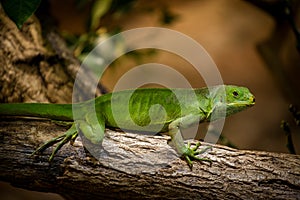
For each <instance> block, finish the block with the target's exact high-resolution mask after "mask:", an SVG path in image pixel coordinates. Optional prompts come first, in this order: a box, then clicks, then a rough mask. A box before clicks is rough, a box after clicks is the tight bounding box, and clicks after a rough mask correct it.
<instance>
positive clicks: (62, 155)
mask: <svg viewBox="0 0 300 200" xmlns="http://www.w3.org/2000/svg"><path fill="white" fill-rule="evenodd" d="M65 130H66V128H65V127H61V126H58V125H56V124H54V123H52V122H50V121H45V120H33V119H22V120H19V119H18V120H16V119H12V118H3V119H1V121H0V139H1V149H0V163H1V164H0V178H1V180H2V181H7V182H10V183H11V184H12V185H14V186H17V187H21V188H26V189H30V190H37V191H46V192H54V193H58V194H62V195H63V196H65V197H69V198H72V199H82V198H85V199H86V198H87V199H90V198H111V199H115V198H118V199H127V198H130V199H141V198H144V199H199V198H204V199H205V198H210V199H224V198H226V199H249V198H252V199H264V198H267V199H299V198H300V156H299V155H290V154H281V153H269V152H259V151H242V150H236V149H232V148H228V147H224V146H220V145H212V146H213V149H212V150H211V151H209V152H208V153H205V154H203V155H202V156H203V157H207V158H210V159H211V160H213V164H212V165H211V166H210V165H209V164H208V163H200V162H194V167H193V170H192V171H191V170H190V169H189V167H188V166H187V164H186V163H185V161H183V160H181V159H180V158H178V157H177V155H176V153H175V152H174V150H173V149H172V148H171V147H170V146H169V145H167V139H168V137H167V136H145V135H140V134H133V133H123V132H117V131H111V130H107V133H106V136H105V140H104V143H103V148H104V149H105V151H103V150H102V151H101V152H100V154H99V156H100V158H99V159H98V160H97V159H94V158H93V157H92V156H91V155H90V154H89V153H88V152H87V151H85V150H84V148H83V145H82V143H81V141H80V139H77V140H76V141H75V143H74V145H73V146H72V145H69V144H67V145H65V146H64V147H63V148H62V150H61V151H60V152H59V153H58V154H57V155H56V157H55V158H54V161H53V162H52V163H48V161H47V159H48V158H49V154H50V153H51V150H52V149H48V150H46V152H45V153H44V154H42V155H38V156H34V157H30V154H31V153H32V152H33V150H34V149H35V148H36V147H38V146H39V145H41V144H42V143H43V142H45V141H46V140H48V139H50V138H52V137H54V135H59V134H62V133H63V132H64V131H65ZM192 142H193V141H192ZM205 145H207V144H205ZM101 149H102V148H101Z"/></svg>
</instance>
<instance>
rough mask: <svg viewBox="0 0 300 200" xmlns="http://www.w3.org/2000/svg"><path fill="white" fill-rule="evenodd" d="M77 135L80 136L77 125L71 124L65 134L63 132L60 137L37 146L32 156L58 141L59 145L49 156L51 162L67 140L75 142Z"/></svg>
mask: <svg viewBox="0 0 300 200" xmlns="http://www.w3.org/2000/svg"><path fill="white" fill-rule="evenodd" d="M77 136H78V133H77V129H76V126H75V124H73V125H72V126H71V128H70V129H69V130H67V132H65V133H64V134H62V135H60V136H58V137H55V138H53V139H51V140H49V141H48V142H46V143H45V144H43V145H42V146H40V147H39V148H37V149H36V150H35V151H34V152H33V153H32V154H31V156H33V155H34V154H37V153H41V152H43V151H45V150H46V149H47V148H48V147H51V146H53V145H54V144H56V143H58V144H57V146H56V147H55V148H54V150H53V151H52V154H51V155H50V157H49V162H51V161H52V160H53V158H54V156H55V154H56V153H57V151H58V150H59V149H60V148H61V147H62V146H63V145H64V144H66V143H67V142H69V141H70V142H74V140H75V139H76V137H77Z"/></svg>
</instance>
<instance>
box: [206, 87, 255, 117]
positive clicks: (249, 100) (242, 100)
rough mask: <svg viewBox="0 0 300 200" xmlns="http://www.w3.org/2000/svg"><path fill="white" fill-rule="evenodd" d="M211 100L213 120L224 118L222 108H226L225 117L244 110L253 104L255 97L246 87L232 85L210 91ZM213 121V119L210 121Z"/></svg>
mask: <svg viewBox="0 0 300 200" xmlns="http://www.w3.org/2000/svg"><path fill="white" fill-rule="evenodd" d="M210 96H211V99H212V108H213V109H212V111H213V112H215V114H212V117H213V118H214V119H217V118H220V117H222V116H223V117H225V114H222V112H224V108H225V107H226V116H229V115H232V114H235V113H237V112H240V111H242V110H245V109H247V108H249V107H251V106H253V105H254V104H255V97H254V95H253V94H252V93H251V92H250V91H249V89H248V88H246V87H240V86H234V85H225V86H224V85H221V86H216V87H214V88H213V89H212V90H211V91H210ZM211 120H213V119H211Z"/></svg>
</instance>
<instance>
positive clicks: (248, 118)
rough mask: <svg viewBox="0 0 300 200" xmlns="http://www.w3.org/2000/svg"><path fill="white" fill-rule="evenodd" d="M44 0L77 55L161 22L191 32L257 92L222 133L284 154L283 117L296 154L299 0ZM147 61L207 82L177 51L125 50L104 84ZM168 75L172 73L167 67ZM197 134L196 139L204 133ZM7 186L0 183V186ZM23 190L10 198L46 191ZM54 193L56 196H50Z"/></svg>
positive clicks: (234, 78)
mask: <svg viewBox="0 0 300 200" xmlns="http://www.w3.org/2000/svg"><path fill="white" fill-rule="evenodd" d="M48 3H49V5H48V6H49V9H50V13H51V15H52V17H53V18H54V19H55V23H56V25H57V28H58V31H59V32H61V34H62V35H63V36H64V37H65V39H66V41H67V43H68V45H69V47H70V49H72V51H74V54H75V55H76V56H77V57H78V58H79V59H81V60H83V59H84V57H85V56H86V55H87V53H88V52H89V51H90V50H91V49H92V48H93V47H94V45H95V44H97V41H99V40H101V39H102V38H107V37H109V36H110V35H113V34H115V33H117V32H120V31H124V30H129V29H133V28H138V27H148V26H154V27H166V28H169V29H172V30H176V31H179V32H181V33H183V34H186V35H187V36H189V37H191V38H193V39H194V40H196V41H197V42H198V43H199V44H201V45H202V46H203V47H204V48H205V49H206V51H207V52H208V54H209V55H210V56H211V57H212V59H213V60H214V62H215V63H216V65H217V67H218V69H219V71H220V73H221V75H222V78H223V80H224V83H225V84H234V85H241V86H246V87H248V88H249V89H250V90H251V91H252V93H253V94H254V95H255V96H256V105H255V106H254V107H252V108H250V109H248V110H247V111H245V112H242V113H239V114H236V115H234V116H231V117H229V118H228V119H226V122H225V127H224V129H223V132H222V134H223V135H224V136H225V137H226V139H227V140H229V141H230V143H232V144H233V145H235V146H236V147H237V148H239V149H249V150H263V151H272V152H284V153H289V149H288V148H287V147H286V145H287V133H286V131H284V130H283V129H282V128H281V123H282V120H285V121H286V122H288V123H289V128H290V130H291V136H292V139H293V143H294V149H295V152H296V153H298V154H299V153H300V130H299V127H298V126H297V125H296V123H295V119H294V118H295V117H296V118H297V116H295V117H293V115H292V113H291V112H290V111H289V105H290V104H293V105H296V106H297V105H298V106H300V84H299V75H300V54H299V51H298V50H297V44H298V48H299V46H300V45H299V41H297V35H296V34H295V32H294V31H295V30H294V31H293V23H295V24H294V26H295V25H296V26H297V25H298V27H299V26H300V24H299V20H300V19H299V18H300V15H299V12H298V13H297V11H299V2H298V1H279V0H277V1H276V0H269V1H267V0H266V1H263V0H261V1H259V0H257V1H256V0H253V1H251V0H249V1H246V0H245V1H240V0H186V1H183V0H173V1H162V0H160V1H159V0H153V1H146V0H130V1H121V0H118V1H90V0H86V1H85V0H64V1H60V0H49V1H48ZM289 6H290V7H289ZM294 28H295V27H294ZM298 39H299V35H298ZM174 42H176V41H174ZM150 62H155V63H161V64H165V65H167V66H170V67H172V68H174V69H176V70H178V71H179V72H180V73H181V74H183V75H184V76H185V77H186V79H187V80H189V82H190V84H191V85H192V86H193V87H204V86H205V84H204V82H203V80H202V78H201V76H200V75H199V74H197V73H195V69H193V67H192V65H191V64H190V63H188V62H187V61H185V60H184V59H182V58H180V57H179V56H176V55H174V54H171V53H168V52H164V51H151V50H142V51H137V52H133V53H130V54H128V55H126V56H122V57H121V58H119V59H118V60H116V61H115V62H114V63H113V64H112V65H111V66H110V67H109V68H108V69H107V70H106V72H105V74H104V76H103V78H102V80H101V83H102V84H103V85H104V86H105V87H106V88H107V90H108V91H112V90H113V89H114V86H115V84H116V83H117V81H118V80H119V78H120V77H121V76H122V75H123V74H125V73H126V72H127V71H128V70H130V69H132V68H133V67H135V66H137V65H140V64H145V63H150ZM165 78H166V79H168V78H169V77H168V74H166V75H165ZM294 115H297V113H296V111H295V112H294ZM298 117H299V114H298ZM204 126H205V125H204ZM198 137H199V138H198V139H201V137H202V135H201V134H200V135H198ZM227 140H226V141H227ZM226 141H225V142H226ZM6 185H7V184H4V183H3V184H1V187H2V186H6ZM11 190H14V189H13V188H12V189H11ZM9 191H10V190H9ZM1 193H2V196H3V195H4V196H3V197H10V195H9V194H11V192H7V193H6V192H5V191H4V190H3V192H1ZM20 194H21V195H20V196H15V197H10V199H45V198H46V197H44V196H39V195H36V194H35V193H34V195H32V193H27V192H26V191H23V190H22V191H21V193H20ZM5 195H6V196H5ZM0 196H1V195H0ZM54 197H55V198H59V197H56V196H50V197H49V199H53V198H54ZM4 199H5V198H4ZM6 199H8V198H6Z"/></svg>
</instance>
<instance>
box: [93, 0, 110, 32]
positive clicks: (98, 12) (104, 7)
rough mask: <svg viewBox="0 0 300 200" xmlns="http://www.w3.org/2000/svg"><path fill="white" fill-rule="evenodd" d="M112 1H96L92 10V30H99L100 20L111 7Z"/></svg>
mask: <svg viewBox="0 0 300 200" xmlns="http://www.w3.org/2000/svg"><path fill="white" fill-rule="evenodd" d="M111 3H112V0H96V1H95V2H94V5H93V7H92V10H91V25H90V28H91V30H95V29H96V28H98V26H99V23H100V18H101V17H102V16H103V15H105V14H106V13H107V12H108V10H109V8H110V6H111Z"/></svg>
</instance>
